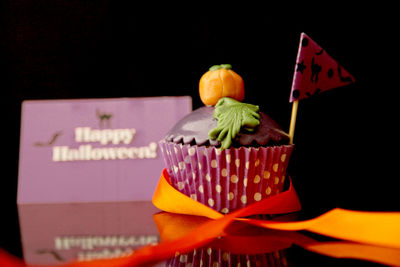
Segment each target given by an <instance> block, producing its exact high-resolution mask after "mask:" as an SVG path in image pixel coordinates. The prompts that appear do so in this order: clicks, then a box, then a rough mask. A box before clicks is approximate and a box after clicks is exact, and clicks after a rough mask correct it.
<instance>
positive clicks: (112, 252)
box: [77, 248, 133, 261]
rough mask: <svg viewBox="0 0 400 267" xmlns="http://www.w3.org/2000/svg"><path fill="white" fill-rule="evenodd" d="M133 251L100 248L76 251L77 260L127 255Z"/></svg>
mask: <svg viewBox="0 0 400 267" xmlns="http://www.w3.org/2000/svg"><path fill="white" fill-rule="evenodd" d="M132 253H133V249H131V248H125V249H120V248H116V249H108V248H105V249H102V250H95V251H93V250H91V251H81V252H79V253H78V257H77V260H78V261H90V260H100V259H112V258H118V257H127V256H129V255H131V254H132Z"/></svg>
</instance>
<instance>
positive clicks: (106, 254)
mask: <svg viewBox="0 0 400 267" xmlns="http://www.w3.org/2000/svg"><path fill="white" fill-rule="evenodd" d="M158 241H159V239H158V236H157V235H129V236H122V235H113V236H63V237H55V239H54V245H55V249H56V250H78V252H77V260H78V261H89V260H94V259H110V258H117V257H124V256H129V255H131V254H132V253H133V251H134V249H135V248H138V247H141V246H146V245H152V244H156V243H157V242H158Z"/></svg>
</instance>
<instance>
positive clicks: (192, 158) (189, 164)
mask: <svg viewBox="0 0 400 267" xmlns="http://www.w3.org/2000/svg"><path fill="white" fill-rule="evenodd" d="M221 66H222V67H221ZM221 66H217V67H215V66H214V67H212V68H211V69H210V71H209V72H207V73H206V74H205V75H204V76H203V77H202V79H201V80H200V87H201V88H200V94H201V98H202V101H203V102H204V103H206V104H211V105H212V104H214V103H215V99H216V100H217V104H216V105H215V106H206V107H201V108H199V109H197V110H195V111H193V112H192V113H191V114H189V115H187V116H186V117H184V118H183V119H182V120H180V121H179V122H178V123H177V124H176V125H175V126H174V127H173V128H172V129H171V130H170V131H169V132H168V133H167V135H166V136H165V138H164V140H162V141H161V142H160V147H161V149H162V153H163V156H164V160H165V163H166V168H167V170H168V173H169V175H170V179H171V181H170V182H171V184H172V186H174V187H175V188H176V189H178V190H179V191H180V192H182V193H183V194H185V195H187V196H189V197H191V198H193V199H195V200H197V201H199V202H201V203H203V204H206V205H208V206H210V207H211V208H213V209H215V210H217V211H220V212H222V213H228V212H230V211H233V210H236V209H238V208H242V207H244V206H246V205H248V204H251V203H253V202H256V201H260V200H261V199H264V198H266V197H269V196H272V195H275V194H277V193H279V192H281V191H282V189H283V182H284V179H285V174H286V168H287V165H288V162H289V158H290V155H291V152H292V149H293V145H288V142H289V138H288V135H287V134H286V133H284V132H283V131H282V130H281V128H280V127H279V126H278V125H277V124H276V123H275V122H274V121H273V120H272V119H271V118H270V117H269V116H268V115H266V114H265V113H262V112H260V111H259V108H258V106H255V105H251V104H245V103H241V102H239V101H237V100H235V99H233V98H231V97H234V98H236V99H238V100H242V99H243V96H244V91H243V92H240V90H244V89H243V88H242V87H241V86H242V85H243V82H240V79H241V78H240V79H239V78H238V77H237V76H238V75H237V74H236V73H235V75H233V74H232V77H235V78H229V77H230V76H229V75H230V74H229V73H227V71H229V72H232V73H233V71H232V70H230V66H229V65H221ZM227 69H229V70H227ZM214 72H221V73H225V74H219V75H217V74H216V73H214ZM210 73H211V74H210ZM236 75H237V76H236ZM210 76H211V77H214V78H209V77H210ZM204 77H206V78H207V79H208V80H207V79H206V81H204ZM239 77H240V76H239ZM238 80H239V82H237V81H238ZM232 81H233V82H232ZM219 84H221V85H220V86H219ZM207 85H209V87H211V89H210V88H207ZM205 87H206V88H205ZM230 87H235V88H236V89H235V88H234V89H230ZM237 87H238V88H239V89H237ZM220 88H223V90H224V91H223V92H219V91H218V90H220ZM207 90H208V91H207ZM210 90H214V91H218V92H217V93H216V94H217V95H218V96H219V98H218V96H217V97H215V96H213V95H211V94H210ZM204 91H206V92H207V94H206V96H205V95H204V93H203V95H202V92H204ZM210 98H212V103H210V101H208V100H209V99H210Z"/></svg>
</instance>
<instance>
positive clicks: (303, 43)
mask: <svg viewBox="0 0 400 267" xmlns="http://www.w3.org/2000/svg"><path fill="white" fill-rule="evenodd" d="M307 45H308V39H307V38H303V40H302V41H301V46H303V47H306V46H307Z"/></svg>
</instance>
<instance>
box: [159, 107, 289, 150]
mask: <svg viewBox="0 0 400 267" xmlns="http://www.w3.org/2000/svg"><path fill="white" fill-rule="evenodd" d="M213 113H214V107H212V106H209V107H207V106H206V107H201V108H198V109H196V110H194V111H193V112H191V113H190V114H188V115H186V116H185V117H184V118H182V119H181V120H180V121H178V123H176V124H175V126H174V127H172V129H171V130H170V131H169V132H168V133H167V134H166V136H165V138H164V139H165V141H167V142H174V143H177V144H191V145H210V146H220V145H221V144H220V142H219V141H217V140H210V139H209V137H208V132H209V131H210V130H211V129H213V128H215V127H216V126H217V120H216V119H214V116H213ZM288 143H289V137H288V135H287V134H286V133H285V132H284V131H282V129H281V128H280V127H279V125H278V124H277V123H276V122H275V121H274V120H272V119H271V118H270V117H269V116H268V115H267V114H265V113H263V112H260V125H259V126H258V127H257V129H256V131H254V132H240V133H239V134H238V135H237V136H236V138H235V140H234V141H233V143H232V146H233V147H239V146H254V147H257V146H272V145H284V144H288Z"/></svg>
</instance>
